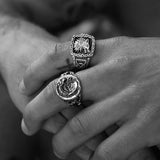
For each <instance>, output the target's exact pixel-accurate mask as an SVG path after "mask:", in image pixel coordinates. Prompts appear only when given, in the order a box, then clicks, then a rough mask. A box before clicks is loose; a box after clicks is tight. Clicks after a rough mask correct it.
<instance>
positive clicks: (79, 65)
mask: <svg viewBox="0 0 160 160" xmlns="http://www.w3.org/2000/svg"><path fill="white" fill-rule="evenodd" d="M94 52H95V38H94V37H93V36H91V35H88V34H84V33H81V34H78V35H73V37H72V40H71V55H72V57H73V62H74V66H75V68H76V69H78V70H82V69H85V68H87V67H88V65H89V62H90V59H91V57H93V56H94Z"/></svg>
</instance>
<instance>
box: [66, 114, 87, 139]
mask: <svg viewBox="0 0 160 160" xmlns="http://www.w3.org/2000/svg"><path fill="white" fill-rule="evenodd" d="M68 126H69V130H70V132H71V134H72V135H76V136H78V137H79V136H86V135H87V134H88V131H89V129H87V128H88V127H87V126H86V123H84V122H83V120H82V118H80V117H78V116H75V117H74V118H72V119H71V121H70V122H69V123H68Z"/></svg>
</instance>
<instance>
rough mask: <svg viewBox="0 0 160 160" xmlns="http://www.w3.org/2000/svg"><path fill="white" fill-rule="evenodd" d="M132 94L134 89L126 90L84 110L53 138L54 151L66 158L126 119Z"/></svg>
mask: <svg viewBox="0 0 160 160" xmlns="http://www.w3.org/2000/svg"><path fill="white" fill-rule="evenodd" d="M133 92H134V88H132V87H130V88H127V89H126V90H125V91H123V92H121V93H119V94H118V95H116V96H114V97H112V98H110V99H107V100H105V101H102V102H99V103H96V104H94V105H92V106H91V107H88V108H86V109H84V110H83V111H82V112H80V113H79V114H78V115H76V116H75V117H74V118H72V119H71V120H70V121H69V122H68V123H67V124H66V125H65V127H64V128H63V129H62V130H60V132H58V134H56V135H55V136H54V138H53V146H54V151H55V152H57V153H58V155H61V156H62V157H66V156H67V155H68V154H69V153H70V152H71V151H72V150H74V149H75V148H77V147H78V146H80V145H82V144H83V143H84V142H86V141H88V140H89V139H90V138H92V137H94V136H95V135H97V134H98V133H101V132H102V131H103V130H105V129H106V128H107V127H108V126H111V125H112V124H114V123H116V122H117V121H119V120H123V119H126V118H128V117H127V115H128V114H127V113H128V112H129V108H128V101H130V99H131V97H133V96H132V95H133ZM124 99H125V101H124ZM130 107H132V106H130ZM122 117H123V118H122Z"/></svg>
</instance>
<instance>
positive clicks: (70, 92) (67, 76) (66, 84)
mask: <svg viewBox="0 0 160 160" xmlns="http://www.w3.org/2000/svg"><path fill="white" fill-rule="evenodd" d="M56 93H57V95H58V96H59V97H60V98H61V99H62V100H64V101H65V102H67V103H68V104H69V105H70V106H80V105H81V84H80V80H79V79H78V77H77V75H76V74H74V73H73V72H66V73H63V74H62V75H61V76H60V78H59V79H58V80H57V82H56Z"/></svg>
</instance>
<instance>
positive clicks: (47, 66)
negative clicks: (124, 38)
mask: <svg viewBox="0 0 160 160" xmlns="http://www.w3.org/2000/svg"><path fill="white" fill-rule="evenodd" d="M108 41H110V40H108ZM107 43H108V42H107V40H101V41H96V53H95V54H94V56H93V57H92V58H91V61H90V65H91V66H94V65H96V64H98V62H99V61H100V59H104V58H103V57H102V56H100V54H101V53H103V52H104V51H103V50H104V46H105V45H106V44H107ZM70 46H71V42H66V43H57V44H54V45H53V47H52V48H53V49H52V51H48V52H47V53H46V54H44V55H42V56H41V57H40V58H39V59H37V60H36V61H35V62H34V63H32V64H31V65H30V66H29V67H28V69H27V71H26V73H25V75H24V77H23V80H22V81H21V83H20V91H21V92H22V93H24V94H26V95H31V94H33V93H34V92H36V91H37V90H38V89H39V88H40V87H41V86H42V84H44V82H45V81H47V80H48V79H50V78H52V79H55V78H57V77H58V76H59V74H60V73H62V72H65V71H73V70H74V69H75V66H74V63H73V58H72V56H71V54H70ZM108 50H109V49H108ZM105 51H106V52H107V50H106V49H105ZM97 53H98V54H97ZM108 53H109V51H108ZM108 53H107V55H109V54H108ZM107 55H105V57H107Z"/></svg>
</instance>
